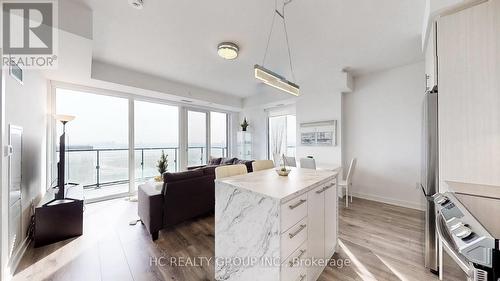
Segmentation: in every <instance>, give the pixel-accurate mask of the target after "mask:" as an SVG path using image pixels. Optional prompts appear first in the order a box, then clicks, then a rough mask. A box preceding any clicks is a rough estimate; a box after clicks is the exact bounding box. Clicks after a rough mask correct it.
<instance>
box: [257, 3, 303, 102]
mask: <svg viewBox="0 0 500 281" xmlns="http://www.w3.org/2000/svg"><path fill="white" fill-rule="evenodd" d="M291 2H292V0H285V1H284V2H283V7H282V9H281V11H279V10H278V0H275V2H274V3H275V4H274V15H273V22H272V24H271V30H270V31H269V36H268V38H267V46H266V51H265V53H264V58H263V59H262V65H258V64H256V65H255V66H254V72H255V78H256V79H258V80H260V81H262V82H264V83H265V84H267V85H269V86H271V87H274V88H276V89H279V90H281V91H284V92H287V93H289V94H292V95H294V96H298V95H300V87H299V85H297V84H295V83H293V82H291V81H289V80H287V79H286V78H285V77H284V76H282V75H279V74H277V73H275V72H273V71H271V70H269V69H267V68H265V66H264V65H265V62H266V57H267V52H268V51H269V43H270V42H271V36H272V34H273V29H274V23H275V21H276V15H278V16H279V17H280V18H281V19H282V20H283V29H284V31H285V39H286V46H287V51H288V62H289V66H290V72H291V74H292V78H293V80H296V79H295V74H294V72H293V64H292V55H291V51H290V44H289V41H288V32H287V28H286V18H285V8H286V6H287V5H288V4H290V3H291Z"/></svg>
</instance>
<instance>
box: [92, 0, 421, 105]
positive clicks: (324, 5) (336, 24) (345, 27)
mask: <svg viewBox="0 0 500 281" xmlns="http://www.w3.org/2000/svg"><path fill="white" fill-rule="evenodd" d="M82 1H83V2H85V4H86V5H88V6H89V7H90V8H91V9H92V10H93V18H94V26H93V30H94V42H93V59H94V60H97V61H102V62H105V63H109V64H114V65H117V66H121V67H125V68H130V69H133V70H136V71H139V72H144V73H148V74H152V75H155V76H159V77H163V78H165V79H170V80H173V81H179V82H183V83H188V84H193V85H196V86H199V87H202V88H206V89H209V90H213V91H218V92H222V93H227V94H232V95H236V96H240V97H248V96H251V95H254V94H258V93H262V92H270V91H274V90H273V89H271V88H270V87H267V86H264V85H262V84H260V83H259V82H258V81H257V80H256V79H255V78H254V77H253V66H254V64H256V63H258V64H261V63H262V58H263V55H264V50H265V46H266V41H267V36H268V32H269V29H270V25H271V19H272V16H273V10H274V1H272V0H247V1H235V0H210V1H199V0H197V1H193V0H181V1H178V0H177V1H173V0H144V1H145V5H144V9H142V10H136V9H134V8H132V7H131V6H130V5H129V4H128V0H105V1H103V0H82ZM280 1H281V0H278V2H280ZM424 6H425V1H424V0H376V1H374V0H314V1H311V0H294V1H293V2H292V3H291V4H290V5H288V6H287V27H288V31H289V38H290V45H291V49H292V56H293V64H294V70H295V76H296V78H297V81H296V82H297V83H298V84H299V85H301V86H304V85H306V86H307V85H309V88H310V89H313V88H314V89H317V87H312V85H316V86H317V85H321V87H324V88H325V90H328V88H329V87H330V85H331V84H333V83H334V81H335V79H334V77H335V75H337V73H338V72H339V71H340V70H341V69H343V68H346V67H348V68H350V69H352V70H353V71H354V72H355V73H357V74H360V73H367V72H372V71H377V70H381V69H386V68H391V67H395V66H399V65H404V64H408V63H411V62H416V61H419V60H421V59H422V54H421V52H420V41H419V40H420V31H421V26H422V20H423V14H424ZM277 23H278V24H277V25H276V26H275V32H274V34H273V38H272V41H271V47H270V53H269V55H268V58H267V61H266V67H268V68H270V69H272V70H273V71H275V72H278V73H281V74H284V75H285V76H287V77H289V76H290V72H289V67H288V60H287V56H286V49H285V44H284V37H283V26H282V24H281V23H280V22H279V21H278V22H277ZM222 41H233V42H235V43H237V44H238V45H239V46H240V49H241V52H240V56H239V57H238V59H237V60H234V61H226V60H223V59H221V58H220V57H218V56H217V52H216V47H217V44H218V43H220V42H222ZM331 86H332V89H333V88H334V87H335V86H334V85H331ZM285 96H286V95H285Z"/></svg>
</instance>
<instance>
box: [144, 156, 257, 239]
mask: <svg viewBox="0 0 500 281" xmlns="http://www.w3.org/2000/svg"><path fill="white" fill-rule="evenodd" d="M229 160H231V161H229ZM221 162H223V161H219V163H221ZM252 162H253V161H246V160H238V159H236V158H232V159H227V160H226V161H224V163H221V164H220V165H232V164H240V163H241V164H245V165H246V166H247V170H248V171H249V172H251V171H252ZM212 163H214V161H212ZM217 167H218V165H208V166H202V167H197V168H196V169H191V170H188V171H185V172H178V173H169V172H167V173H164V174H163V188H162V190H161V191H159V190H156V189H155V187H154V185H141V186H140V187H139V190H138V200H139V202H138V214H139V218H140V219H141V221H142V223H143V224H144V225H145V226H146V229H147V230H148V232H149V233H150V234H151V237H152V238H153V240H156V239H158V232H159V231H160V230H161V229H163V228H166V227H169V226H173V225H176V224H178V223H180V222H183V221H185V220H188V219H191V218H194V217H197V216H200V215H203V214H207V213H210V212H212V211H213V210H214V208H215V183H214V180H215V168H217Z"/></svg>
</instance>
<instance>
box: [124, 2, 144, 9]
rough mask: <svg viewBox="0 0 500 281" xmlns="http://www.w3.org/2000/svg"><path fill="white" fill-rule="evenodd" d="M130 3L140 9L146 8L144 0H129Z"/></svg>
mask: <svg viewBox="0 0 500 281" xmlns="http://www.w3.org/2000/svg"><path fill="white" fill-rule="evenodd" d="M128 3H129V4H130V5H131V6H132V7H134V8H136V9H138V10H142V8H144V0H128Z"/></svg>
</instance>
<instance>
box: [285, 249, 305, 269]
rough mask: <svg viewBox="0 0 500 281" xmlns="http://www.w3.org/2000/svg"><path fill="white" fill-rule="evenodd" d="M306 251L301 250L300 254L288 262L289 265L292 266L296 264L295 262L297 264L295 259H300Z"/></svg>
mask: <svg viewBox="0 0 500 281" xmlns="http://www.w3.org/2000/svg"><path fill="white" fill-rule="evenodd" d="M305 253H306V250H300V254H299V255H298V256H297V257H296V258H294V259H292V260H291V261H290V262H289V263H288V265H289V266H290V267H293V266H294V264H295V262H294V261H296V260H300V259H301V258H302V256H303V255H304V254H305Z"/></svg>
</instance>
